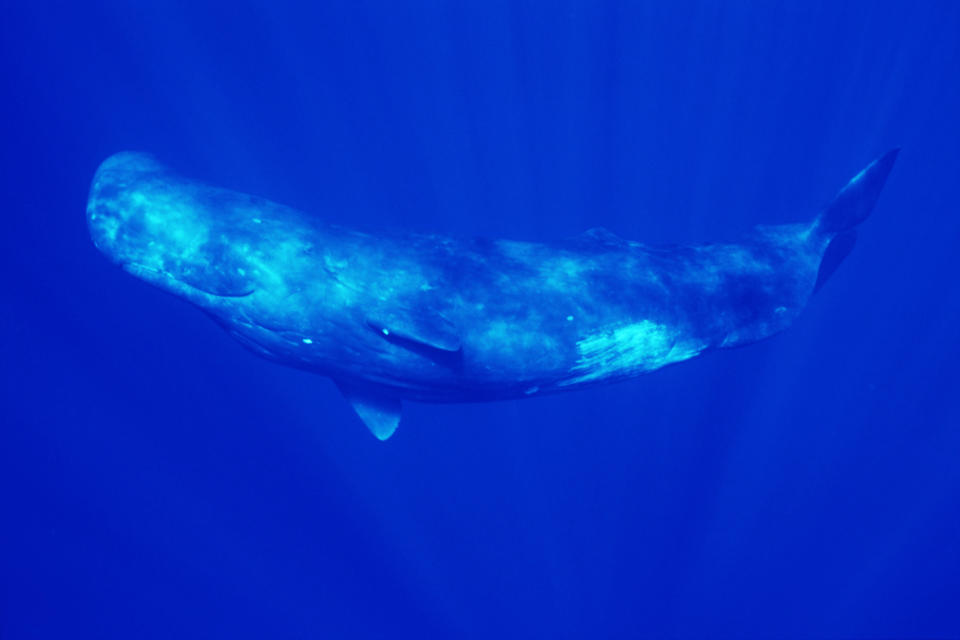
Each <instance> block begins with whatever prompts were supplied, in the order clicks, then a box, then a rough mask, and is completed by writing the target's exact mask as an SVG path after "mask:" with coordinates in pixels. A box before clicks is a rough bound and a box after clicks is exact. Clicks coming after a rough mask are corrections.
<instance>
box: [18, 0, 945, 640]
mask: <svg viewBox="0 0 960 640" xmlns="http://www.w3.org/2000/svg"><path fill="white" fill-rule="evenodd" d="M81 5H82V6H81ZM0 73H2V77H0V81H2V84H0V91H2V92H3V100H2V105H0V113H2V124H0V127H2V131H3V137H2V143H0V158H2V174H0V175H2V184H3V203H4V204H3V211H2V220H3V224H2V232H0V245H2V246H0V268H2V271H0V273H2V283H3V295H2V298H0V300H2V305H3V306H2V314H0V329H2V333H0V335H2V338H0V340H2V342H0V362H2V390H0V393H2V398H0V401H2V404H0V406H2V409H0V411H2V413H0V415H2V429H0V638H2V639H3V640H20V639H24V638H399V637H414V638H444V637H450V638H490V637H499V638H505V637H506V638H513V637H517V638H547V637H564V638H583V637H678V638H696V637H770V636H777V637H830V638H863V637H873V638H881V637H882V638H907V637H910V638H920V637H923V638H935V637H937V638H939V637H949V638H958V637H960V408H958V403H957V399H958V385H960V375H958V356H960V338H958V321H960V285H958V277H960V242H958V241H960V211H958V207H957V202H958V198H960V194H958V188H960V187H958V185H960V159H958V154H960V3H957V2H954V1H952V0H951V1H945V2H926V1H921V2H896V3H889V2H873V1H870V2H809V1H802V0H798V1H796V2H767V1H763V2H760V1H756V2H716V1H712V0H711V1H701V2H697V1H687V2H624V3H608V2H587V1H584V2H546V1H542V2H499V1H494V2H487V1H479V0H477V1H469V2H419V1H417V2H409V3H404V2H401V3H395V2H372V1H357V0H351V1H349V2H319V3H310V4H307V3H304V4H302V5H297V4H278V3H274V2H262V3H246V2H230V3H219V2H216V3H209V2H201V1H195V2H158V3H153V2H130V3H128V2H115V3H114V2H87V3H72V4H68V3H47V2H31V3H26V2H24V3H15V4H14V3H4V7H3V11H2V18H0ZM895 146H901V147H902V148H903V151H902V153H901V155H900V159H899V161H898V163H897V165H896V167H895V169H894V171H893V173H892V174H891V177H890V180H889V182H888V184H887V187H886V189H885V191H884V193H883V195H882V197H881V199H880V202H879V205H878V206H877V208H876V210H875V212H874V215H873V217H872V218H871V219H870V220H869V221H868V222H867V223H866V224H865V225H864V226H863V227H862V231H861V234H860V241H859V244H858V246H857V248H856V249H855V251H854V252H853V254H852V255H851V256H850V258H848V259H847V261H846V262H845V263H844V265H843V266H842V267H841V268H840V270H839V271H838V272H837V273H836V274H835V276H834V277H833V279H832V280H831V281H830V282H829V284H828V285H827V286H826V288H825V289H824V290H823V291H822V292H821V293H820V294H818V295H817V296H816V297H815V298H814V300H813V301H812V304H811V305H810V307H809V308H808V309H807V311H806V312H805V313H804V314H803V315H802V316H801V318H800V319H799V320H798V322H797V323H796V324H795V326H793V327H792V328H791V329H790V330H789V331H787V332H786V333H784V334H782V335H780V336H778V337H776V338H773V339H771V340H769V341H766V342H764V343H761V344H757V345H755V346H752V347H749V348H745V349H738V350H733V351H726V352H719V353H713V354H711V355H708V356H706V357H703V358H700V359H696V360H693V361H690V362H686V363H683V364H680V365H676V366H672V367H668V368H666V369H664V370H662V371H660V372H657V373H654V374H652V375H649V376H646V377H643V378H640V379H637V380H634V381H631V382H628V383H623V384H619V385H614V386H608V387H602V388H597V389H593V390H587V391H581V392H577V393H571V394H567V395H560V396H553V397H544V398H533V399H527V400H523V401H517V402H501V403H492V404H476V405H420V404H409V405H408V406H407V407H406V411H405V416H404V423H403V424H402V425H401V427H400V430H399V431H398V432H397V434H396V435H395V436H394V438H393V439H391V440H390V441H388V442H386V443H382V444H381V443H379V442H377V441H376V440H375V439H374V438H373V437H372V436H371V435H370V434H369V433H368V432H367V431H366V429H364V427H363V426H362V424H360V422H359V421H358V420H357V418H356V417H355V416H354V414H353V412H352V410H351V409H350V407H349V406H348V405H347V404H346V402H344V401H343V399H342V398H341V397H340V395H339V393H338V391H337V390H336V388H335V387H334V385H333V384H332V383H330V382H329V381H328V380H325V379H323V378H320V377H316V376H312V375H310V374H307V373H303V372H299V371H294V370H291V369H286V368H283V367H280V366H277V365H274V364H270V363H268V362H266V361H263V360H260V359H258V358H256V357H254V356H252V355H251V354H249V353H248V352H246V351H245V350H244V349H242V348H241V347H240V346H239V345H238V344H237V343H235V342H234V341H233V340H232V339H231V338H229V337H228V336H227V335H226V334H225V333H224V332H222V331H221V330H220V329H219V328H218V327H217V326H215V325H214V324H213V323H212V322H210V321H209V320H207V318H206V317H204V316H203V314H202V313H201V312H199V311H198V310H196V309H195V308H193V307H191V306H189V305H187V304H186V303H183V302H182V301H180V300H177V299H175V298H174V297H172V296H169V295H167V294H165V293H163V292H161V291H160V290H157V289H154V288H151V287H150V286H148V285H146V284H145V283H143V282H140V281H138V280H136V279H134V278H132V277H130V276H129V275H127V274H125V273H124V272H122V271H121V270H120V269H117V268H116V267H114V266H112V265H111V264H110V263H109V262H108V261H107V260H106V259H105V258H104V257H103V256H101V255H100V254H98V253H97V251H96V250H95V248H94V247H93V245H92V243H91V242H90V240H89V237H88V235H87V229H86V224H85V219H84V207H85V201H86V196H87V190H88V187H89V183H90V179H91V177H92V175H93V172H94V170H95V168H96V167H97V165H98V164H99V163H100V162H101V161H102V160H103V159H104V158H106V157H107V156H108V155H109V154H111V153H114V152H116V151H120V150H125V149H129V150H143V151H149V152H152V153H154V154H156V155H157V156H159V157H160V158H161V159H162V160H163V161H164V162H166V163H168V164H170V165H172V166H173V167H176V168H177V169H179V170H180V171H181V172H182V173H184V174H185V175H188V176H192V177H196V178H200V179H203V180H206V181H209V182H211V183H214V184H217V185H220V186H225V187H230V188H234V189H238V190H241V191H246V192H251V193H255V194H258V195H261V196H265V197H267V198H270V199H272V200H275V201H279V202H282V203H284V204H288V205H292V206H295V207H298V208H300V209H303V210H305V211H309V212H311V213H314V214H316V215H317V216H319V217H321V218H323V219H325V220H327V221H330V222H335V223H341V224H347V225H366V226H370V225H372V226H380V227H389V228H400V229H406V230H415V231H424V232H443V233H450V234H461V235H481V236H488V237H509V238H515V239H526V240H538V241H553V240H559V239H563V238H567V237H570V236H573V235H576V234H578V233H580V232H582V231H584V230H585V229H588V228H590V227H596V226H604V227H607V228H608V229H610V230H611V231H613V232H614V233H616V234H618V235H620V236H622V237H625V238H631V239H637V240H641V241H644V242H651V243H658V242H684V241H709V240H719V239H731V238H735V237H737V235H738V234H740V233H741V232H744V231H746V230H748V229H749V228H750V227H751V226H752V225H754V224H758V223H783V222H789V221H797V220H806V219H810V218H812V216H813V215H814V214H815V213H816V212H817V211H818V209H819V208H820V207H821V206H822V205H824V204H825V203H827V202H829V200H830V199H831V198H832V197H833V195H834V194H835V193H836V191H837V190H838V189H839V188H840V187H841V186H842V185H843V184H844V183H845V182H846V181H847V180H848V179H849V178H850V177H851V176H852V175H854V174H855V173H856V172H857V171H859V170H860V169H861V168H862V167H863V166H865V165H866V164H867V163H868V162H869V161H870V160H871V159H873V158H874V157H876V156H877V155H879V154H880V153H882V152H884V151H885V150H887V149H889V148H892V147H895Z"/></svg>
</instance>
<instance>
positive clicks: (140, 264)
mask: <svg viewBox="0 0 960 640" xmlns="http://www.w3.org/2000/svg"><path fill="white" fill-rule="evenodd" d="M895 155H896V152H890V153H888V154H887V155H885V156H883V157H882V158H881V159H879V160H877V161H875V162H874V163H873V164H871V165H870V166H869V167H868V168H867V169H865V170H864V171H862V172H861V173H860V174H858V176H857V177H855V178H854V179H853V180H852V181H851V182H850V184H848V186H847V187H846V188H845V189H844V190H843V191H842V192H841V194H840V195H839V196H838V197H837V199H836V200H835V202H834V204H833V205H831V206H830V207H828V209H827V210H826V211H825V212H823V213H822V214H821V215H820V216H818V217H817V218H815V219H814V220H813V221H811V222H809V223H804V224H794V225H783V226H775V227H765V228H758V229H757V230H755V231H754V232H753V233H752V234H750V235H749V236H748V237H746V238H745V239H744V241H742V242H740V243H737V244H700V245H678V246H670V247H650V246H645V245H642V244H639V243H636V242H628V241H625V240H621V239H619V238H617V237H616V236H614V235H613V234H610V233H609V232H606V231H603V230H593V231H590V232H587V233H585V234H584V235H582V236H580V237H578V238H575V239H572V240H570V241H569V242H564V243H560V244H552V245H546V244H537V243H530V242H516V241H510V240H486V239H460V238H451V237H445V236H438V235H418V234H408V233H377V234H372V233H367V232H361V231H355V230H350V229H345V228H341V227H336V226H332V225H328V224H324V223H323V222H321V221H320V220H319V219H317V218H315V217H312V216H309V215H307V214H304V213H301V212H299V211H296V210H294V209H290V208H288V207H284V206H282V205H279V204H275V203H273V202H269V201H267V200H264V199H262V198H258V197H255V196H249V195H245V194H242V193H237V192H234V191H228V190H225V189H218V188H215V187H211V186H208V185H205V184H202V183H199V182H195V181H191V180H187V179H185V178H182V177H180V176H178V175H177V174H175V173H174V172H172V171H171V170H169V169H168V168H166V167H164V166H163V165H161V164H159V163H158V162H157V161H156V160H154V159H153V158H152V157H151V156H149V155H147V154H142V153H119V154H116V155H114V156H112V157H110V158H108V159H107V160H106V161H105V162H104V163H103V164H102V165H101V166H100V168H99V169H98V170H97V173H96V175H95V177H94V180H93V185H92V188H91V193H90V199H89V203H88V206H87V212H88V221H89V226H90V233H91V236H92V238H93V241H94V243H95V244H96V246H97V247H98V248H99V249H100V250H101V251H102V252H103V253H105V254H106V255H107V256H109V257H110V258H111V259H112V260H113V261H115V262H116V263H118V264H120V265H121V266H122V267H123V268H124V269H126V270H127V271H129V272H130V273H132V274H134V275H136V276H137V277H139V278H142V279H144V280H146V281H148V282H150V283H152V284H154V285H157V286H159V287H160V288H162V289H165V290H167V291H169V292H171V293H173V294H175V295H177V296H180V297H182V298H185V299H186V300H189V301H190V302H192V303H194V304H196V305H197V306H199V307H201V308H202V309H204V310H205V311H207V312H208V313H209V314H210V315H212V316H213V317H214V318H215V319H216V320H217V321H218V322H219V323H220V324H221V325H222V326H224V327H225V328H226V329H227V330H228V331H229V332H230V333H231V334H232V335H234V336H235V337H236V338H237V339H238V340H240V341H241V342H242V343H243V344H244V345H246V346H247V347H249V348H250V349H252V350H253V351H255V352H256V353H258V354H260V355H262V356H264V357H267V358H269V359H271V360H275V361H277V362H280V363H282V364H286V365H289V366H294V367H298V368H302V369H308V370H310V371H314V372H316V373H319V374H322V375H325V376H329V377H331V378H333V379H334V380H335V381H336V382H337V383H338V384H339V385H340V387H341V389H343V391H344V393H345V394H346V396H347V397H348V399H349V400H350V401H351V402H352V403H353V405H354V407H355V408H356V409H357V412H358V414H359V415H360V417H361V418H362V419H363V420H364V421H365V422H366V423H367V425H368V426H369V427H370V428H371V430H372V431H373V432H374V433H375V434H376V435H377V436H378V437H380V438H381V439H384V438H386V437H389V435H390V434H391V433H392V432H393V430H394V429H395V428H396V426H397V423H398V421H399V418H400V400H416V401H425V402H460V401H479V400H496V399H504V398H516V397H523V396H526V395H531V394H540V393H552V392H557V391H564V390H568V389H573V388H577V387H582V386H585V385H592V384H597V383H602V382H610V381H615V380H621V379H624V378H629V377H633V376H636V375H638V374H641V373H645V372H648V371H652V370H654V369H657V368H660V367H662V366H664V365H666V364H670V363H672V362H678V361H681V360H685V359H688V358H692V357H694V356H696V355H698V354H700V353H703V352H705V351H707V350H710V349H716V348H725V347H733V346H739V345H743V344H747V343H750V342H755V341H757V340H761V339H763V338H765V337H768V336H770V335H773V334H775V333H777V332H779V331H781V330H783V329H784V328H786V327H787V326H788V325H789V324H790V323H791V322H792V321H793V319H794V318H796V316H797V315H798V314H799V313H800V311H801V309H802V308H803V307H804V305H805V304H806V303H807V300H808V299H809V297H810V296H811V295H812V293H813V292H814V289H815V286H818V274H819V283H822V281H823V280H824V279H825V278H826V276H828V275H829V273H830V272H831V271H832V269H833V268H834V267H835V266H836V264H837V263H839V261H840V260H841V259H842V258H843V257H844V256H845V255H846V251H848V250H849V247H850V246H851V243H850V242H848V241H847V240H849V238H850V233H851V231H850V230H851V229H852V228H853V227H854V226H855V225H856V224H859V222H860V221H862V220H863V219H864V218H866V216H867V215H868V214H869V211H870V209H872V207H873V204H874V202H875V201H876V197H877V195H878V194H879V191H880V188H881V187H882V185H883V182H884V181H885V179H886V176H887V174H888V173H889V170H890V168H891V166H892V164H893V160H894V158H895ZM838 236H840V237H841V238H843V239H844V240H845V241H844V242H842V243H837V242H834V240H835V238H837V237H838ZM831 243H833V244H834V246H835V247H839V250H837V251H835V252H834V253H836V257H833V258H830V259H829V260H828V261H827V262H828V263H829V264H827V263H825V264H824V267H826V268H823V267H822V266H821V262H822V260H823V257H824V254H825V252H827V250H828V247H830V246H831ZM828 255H829V254H828Z"/></svg>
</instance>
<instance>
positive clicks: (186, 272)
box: [168, 242, 256, 297]
mask: <svg viewBox="0 0 960 640" xmlns="http://www.w3.org/2000/svg"><path fill="white" fill-rule="evenodd" d="M168 271H169V273H170V274H171V275H173V276H174V277H175V278H176V279H177V280H179V281H180V282H182V283H184V284H186V285H189V286H191V287H193V288H194V289H199V290H201V291H204V292H206V293H209V294H211V295H215V296H223V297H240V296H247V295H250V294H251V293H253V291H254V290H255V288H256V287H255V286H254V284H253V280H252V278H251V277H250V274H249V269H248V268H247V267H246V266H245V263H244V261H243V260H240V259H239V258H238V257H237V255H236V253H235V252H234V251H233V250H232V248H231V247H230V246H229V245H228V244H225V243H222V242H208V243H205V244H203V245H202V246H201V247H200V250H199V251H197V252H196V253H195V254H193V255H191V256H190V257H189V258H187V257H182V258H181V259H180V260H179V261H178V263H177V264H175V265H170V268H169V269H168Z"/></svg>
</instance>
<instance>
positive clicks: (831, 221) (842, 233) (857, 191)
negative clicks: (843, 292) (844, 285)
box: [813, 149, 900, 292]
mask: <svg viewBox="0 0 960 640" xmlns="http://www.w3.org/2000/svg"><path fill="white" fill-rule="evenodd" d="M899 152H900V149H892V150H890V151H888V152H886V153H885V154H883V155H882V156H880V157H879V158H877V159H876V160H874V161H873V162H871V163H870V164H869V165H867V167H866V168H865V169H863V170H862V171H861V172H860V173H858V174H857V175H855V176H854V177H853V178H852V179H851V180H850V182H848V183H847V185H846V186H845V187H844V188H843V189H841V190H840V193H838V194H837V197H836V198H834V199H833V202H831V203H830V204H829V205H828V206H827V208H826V209H824V210H823V212H821V213H820V215H819V216H817V219H816V220H815V221H814V224H813V234H814V235H815V236H817V237H821V238H826V239H827V242H828V244H827V247H826V249H825V251H824V253H823V258H822V260H821V261H820V270H819V271H818V272H817V282H816V285H815V286H814V289H813V290H814V292H817V291H819V290H820V287H822V286H823V284H824V283H825V282H826V281H827V279H828V278H829V277H830V276H831V275H833V272H834V271H836V269H837V267H838V266H840V263H841V262H843V259H844V258H846V257H847V255H848V254H849V253H850V251H851V250H852V249H853V245H854V244H855V243H856V240H857V231H856V227H857V225H859V224H860V223H861V222H863V221H864V220H866V219H867V218H868V217H869V216H870V212H872V211H873V207H874V205H876V203H877V200H878V199H879V198H880V191H882V190H883V185H884V184H885V183H886V181H887V176H889V175H890V170H891V169H893V163H894V162H895V161H896V159H897V154H898V153H899Z"/></svg>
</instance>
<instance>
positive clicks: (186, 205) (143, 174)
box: [87, 152, 257, 306]
mask: <svg viewBox="0 0 960 640" xmlns="http://www.w3.org/2000/svg"><path fill="white" fill-rule="evenodd" d="M226 193H229V192H226ZM217 197H218V193H217V192H211V190H209V189H205V188H203V187H202V186H201V185H197V184H195V183H191V182H188V181H185V180H183V179H182V178H180V177H179V176H177V175H176V174H175V173H173V172H172V171H171V170H169V169H168V168H167V167H165V166H164V165H162V164H160V163H159V162H157V161H156V160H155V159H154V158H153V157H152V156H150V155H149V154H144V153H130V152H126V153H118V154H115V155H113V156H111V157H109V158H107V160H105V161H104V162H103V164H101V165H100V168H99V169H98V170H97V172H96V175H95V176H94V179H93V184H92V186H91V189H90V198H89V200H88V203H87V224H88V226H89V230H90V236H91V238H92V239H93V242H94V244H95V245H96V247H97V248H98V249H99V250H100V251H101V252H103V253H104V254H105V255H106V256H107V257H109V258H110V259H111V260H112V261H113V262H115V263H117V264H118V265H120V266H121V267H122V268H123V269H125V270H126V271H128V272H130V273H132V274H133V275H135V276H137V277H138V278H141V279H143V280H146V281H148V282H150V283H151V284H154V285H156V286H158V287H160V288H162V289H165V290H167V291H169V292H171V293H174V294H176V295H178V296H181V297H184V298H187V299H188V300H191V301H193V302H196V303H198V304H201V305H202V306H208V304H205V303H210V302H211V301H212V300H213V299H216V298H235V297H243V296H248V295H250V294H251V293H252V292H253V291H254V290H256V288H257V283H256V281H255V279H254V277H253V273H254V269H252V268H251V265H250V258H249V255H250V243H251V242H254V241H255V238H254V237H253V236H252V235H251V237H249V238H247V237H245V235H244V234H243V230H242V228H241V229H240V231H239V233H238V231H237V229H236V228H235V227H234V226H233V225H231V220H230V219H229V218H230V216H229V214H226V215H225V214H224V213H223V211H224V207H218V206H217V205H218V204H221V203H218V202H216V199H217ZM224 197H227V196H224ZM227 209H228V210H229V207H228V208H227Z"/></svg>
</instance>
